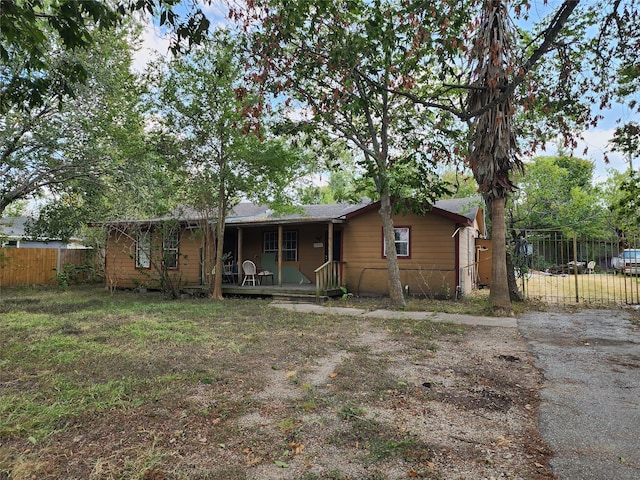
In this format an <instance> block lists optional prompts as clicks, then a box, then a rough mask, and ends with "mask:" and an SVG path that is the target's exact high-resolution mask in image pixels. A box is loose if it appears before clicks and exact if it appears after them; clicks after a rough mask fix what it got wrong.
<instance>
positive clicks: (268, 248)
mask: <svg viewBox="0 0 640 480" xmlns="http://www.w3.org/2000/svg"><path fill="white" fill-rule="evenodd" d="M263 251H264V253H275V254H277V253H278V232H265V233H264V248H263ZM282 260H283V261H284V262H297V261H298V232H296V231H285V232H283V234H282Z"/></svg>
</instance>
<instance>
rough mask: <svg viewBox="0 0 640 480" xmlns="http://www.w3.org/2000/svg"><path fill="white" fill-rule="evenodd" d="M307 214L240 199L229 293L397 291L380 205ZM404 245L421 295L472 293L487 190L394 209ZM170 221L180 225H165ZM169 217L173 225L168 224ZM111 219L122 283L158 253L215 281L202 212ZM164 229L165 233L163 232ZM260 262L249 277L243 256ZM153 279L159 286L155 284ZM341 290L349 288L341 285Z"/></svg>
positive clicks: (408, 271)
mask: <svg viewBox="0 0 640 480" xmlns="http://www.w3.org/2000/svg"><path fill="white" fill-rule="evenodd" d="M301 210H302V211H301V212H300V213H297V214H287V215H277V214H276V213H274V212H273V211H271V210H269V208H267V207H264V206H259V205H254V204H251V203H240V204H238V205H237V206H236V207H235V208H234V209H233V211H232V212H231V213H230V214H229V216H228V218H227V220H226V229H225V239H224V253H225V257H226V260H227V261H228V263H229V268H228V270H227V269H225V272H224V275H225V276H224V279H225V280H227V283H225V285H224V287H223V291H225V292H227V293H242V289H245V291H246V292H247V293H248V292H250V291H251V292H252V293H254V294H255V293H256V289H258V290H262V291H264V293H265V294H269V293H268V291H267V290H272V291H274V292H277V289H278V288H280V289H283V288H284V287H286V286H296V285H297V286H299V287H300V288H307V289H314V290H315V291H317V292H318V293H322V294H326V293H327V292H328V290H330V289H334V290H336V289H337V287H340V286H343V287H346V289H347V290H348V291H349V292H352V293H355V294H361V295H385V294H387V293H388V283H387V278H388V276H387V264H386V255H385V247H384V242H383V234H382V221H381V219H380V215H379V213H378V210H379V203H377V202H375V203H361V204H357V205H347V204H335V205H307V206H304V207H302V209H301ZM393 220H394V228H395V235H396V252H397V255H398V263H399V266H400V275H401V280H402V285H403V287H404V288H405V291H407V292H409V293H411V294H416V295H427V296H451V297H453V296H454V295H456V294H465V293H468V292H470V291H471V290H472V289H473V288H475V286H476V283H477V268H476V267H477V258H476V255H477V250H476V243H475V240H476V238H478V237H483V236H484V235H485V224H484V216H483V208H482V201H481V199H480V198H479V197H475V198H467V199H452V200H442V201H439V202H437V203H436V204H435V206H434V207H433V209H432V210H430V211H429V212H427V213H426V214H425V215H417V214H413V213H408V214H398V215H395V216H394V219H393ZM167 221H171V222H172V223H173V228H171V229H169V230H167V229H166V228H165V229H164V230H162V229H161V227H160V225H162V224H164V225H166V222H167ZM163 222H164V223H163ZM102 225H103V226H105V227H107V239H106V254H105V262H106V265H105V274H106V282H107V283H108V285H109V286H111V287H114V288H119V287H124V288H132V287H136V286H140V285H143V284H148V283H149V282H151V281H152V279H153V277H154V275H153V270H154V262H153V257H154V253H153V252H154V251H156V252H158V251H159V252H161V255H159V256H157V258H162V261H163V262H164V265H165V267H166V268H168V269H170V270H172V271H173V272H174V273H175V275H176V276H177V277H178V278H179V279H180V281H181V282H182V283H183V285H185V286H186V287H196V286H199V285H203V284H205V283H206V282H207V278H208V275H207V273H208V272H205V271H204V270H203V268H204V267H203V266H204V265H205V262H204V261H203V260H204V255H205V253H204V252H206V251H207V249H205V247H204V236H203V234H202V228H201V222H200V217H199V215H198V214H196V213H195V212H192V211H189V210H184V209H183V210H182V212H181V213H180V214H177V215H174V216H171V217H163V218H155V219H147V220H136V221H113V222H107V223H104V224H102ZM161 230H162V231H161ZM246 260H250V261H252V262H254V263H255V264H256V266H257V269H258V271H263V272H266V275H263V276H260V275H258V283H259V285H256V286H255V287H254V286H253V285H252V286H251V287H247V286H246V285H244V286H243V285H242V283H246V282H243V280H244V278H243V277H244V276H243V274H242V273H243V271H242V263H243V262H244V261H246ZM147 286H150V287H152V286H153V285H147ZM337 291H338V292H339V291H340V290H339V289H337Z"/></svg>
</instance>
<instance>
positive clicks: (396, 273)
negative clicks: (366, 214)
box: [379, 192, 406, 308]
mask: <svg viewBox="0 0 640 480" xmlns="http://www.w3.org/2000/svg"><path fill="white" fill-rule="evenodd" d="M379 213H380V218H381V219H382V232H383V235H384V243H385V251H386V254H387V270H388V279H389V280H388V281H389V298H390V300H391V304H392V305H393V306H394V307H399V308H404V307H405V306H406V301H405V298H404V295H403V292H402V282H401V281H400V267H399V266H398V255H397V254H396V237H395V233H394V230H393V216H392V210H391V198H390V197H389V192H384V193H382V194H381V195H380V211H379Z"/></svg>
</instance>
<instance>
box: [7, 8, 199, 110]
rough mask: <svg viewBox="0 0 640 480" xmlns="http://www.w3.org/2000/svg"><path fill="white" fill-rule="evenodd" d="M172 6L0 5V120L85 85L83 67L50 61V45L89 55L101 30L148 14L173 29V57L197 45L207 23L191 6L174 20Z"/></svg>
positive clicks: (86, 77) (58, 99)
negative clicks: (136, 14) (12, 69)
mask: <svg viewBox="0 0 640 480" xmlns="http://www.w3.org/2000/svg"><path fill="white" fill-rule="evenodd" d="M205 1H206V2H207V3H210V0H205ZM175 4H176V2H175V0H124V1H122V2H118V3H117V4H115V3H111V2H105V1H102V0H84V1H81V2H80V1H75V0H63V1H48V0H30V1H28V2H27V1H21V0H1V1H0V12H1V13H2V14H1V15H0V60H2V62H1V63H0V65H1V67H0V77H2V78H3V88H2V89H1V90H0V115H2V114H6V113H7V112H9V111H11V110H13V109H21V108H25V107H26V108H27V109H31V108H37V107H38V106H42V105H45V104H48V103H49V102H50V100H51V99H52V98H53V99H54V101H55V103H58V104H60V103H62V102H63V101H65V99H66V98H67V97H68V96H70V95H73V94H74V91H75V89H76V86H77V84H78V83H80V84H84V83H85V82H87V81H88V80H89V78H90V72H89V70H88V69H87V68H86V65H84V64H83V63H82V62H79V61H75V60H73V59H69V60H65V61H63V62H58V61H57V60H56V59H54V58H52V57H51V56H50V55H49V52H50V49H51V46H52V43H53V44H55V45H60V47H61V48H62V49H63V50H64V51H68V52H71V51H79V50H86V51H89V50H90V49H92V48H93V47H94V46H95V45H96V43H98V41H97V37H98V36H99V35H100V33H101V32H102V31H104V30H110V29H112V28H114V27H116V26H117V25H119V24H120V23H122V22H123V21H125V20H126V18H127V17H128V16H129V15H131V14H132V13H134V12H138V11H143V12H145V13H149V14H151V15H153V16H155V17H156V20H157V22H158V23H159V24H160V26H162V27H165V28H168V29H169V30H172V33H173V35H172V44H171V47H170V48H171V50H172V52H173V53H177V52H179V51H181V50H184V49H186V48H188V47H189V46H191V44H193V43H199V42H200V41H202V39H203V38H204V36H205V35H206V34H207V30H208V28H209V20H208V19H207V18H206V16H205V15H204V14H203V13H202V11H201V10H200V8H198V7H196V6H195V4H194V5H191V4H190V5H188V6H186V7H184V6H183V12H184V14H182V15H178V14H176V13H175V12H174V8H173V7H174V6H175ZM17 60H19V61H20V62H22V68H21V70H20V74H15V73H12V72H10V71H9V70H7V69H5V66H6V65H9V64H15V62H16V61H17Z"/></svg>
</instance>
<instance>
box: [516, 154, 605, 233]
mask: <svg viewBox="0 0 640 480" xmlns="http://www.w3.org/2000/svg"><path fill="white" fill-rule="evenodd" d="M593 171H594V165H593V163H592V162H590V161H588V160H585V159H580V158H575V157H570V156H561V157H536V158H534V159H533V161H532V162H531V163H529V164H527V166H526V173H525V174H524V175H522V176H521V177H520V178H518V181H519V191H518V192H517V193H516V194H515V196H514V202H513V207H512V208H511V210H510V224H511V226H512V228H517V229H558V230H562V231H564V232H565V233H566V234H572V233H573V232H576V233H578V234H580V235H585V236H599V235H603V234H604V233H605V232H606V231H607V228H608V225H607V218H606V217H607V216H606V215H605V211H604V208H603V202H602V201H601V199H602V192H601V191H600V189H598V188H596V187H594V186H592V176H593Z"/></svg>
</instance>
